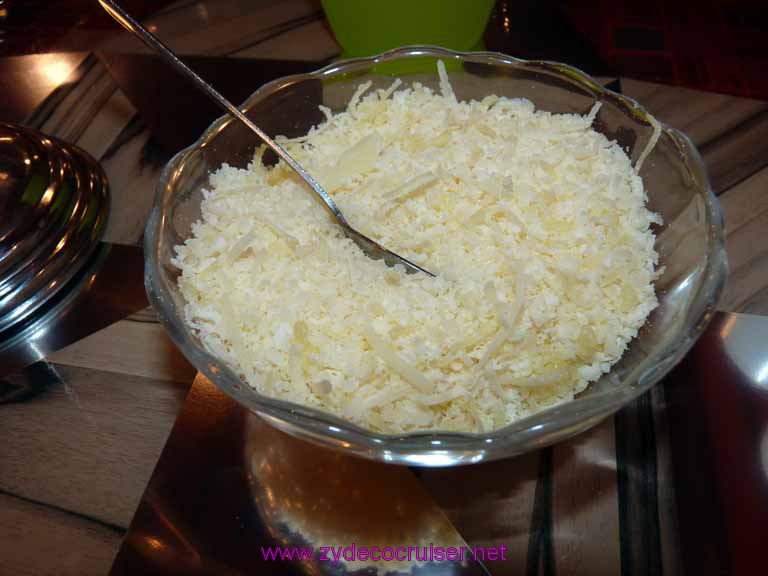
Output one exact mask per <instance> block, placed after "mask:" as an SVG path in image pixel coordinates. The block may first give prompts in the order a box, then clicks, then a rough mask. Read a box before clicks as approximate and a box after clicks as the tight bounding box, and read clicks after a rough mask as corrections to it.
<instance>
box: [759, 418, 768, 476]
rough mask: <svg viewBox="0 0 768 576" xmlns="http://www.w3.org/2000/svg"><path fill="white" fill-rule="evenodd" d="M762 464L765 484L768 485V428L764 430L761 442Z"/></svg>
mask: <svg viewBox="0 0 768 576" xmlns="http://www.w3.org/2000/svg"><path fill="white" fill-rule="evenodd" d="M760 464H762V466H763V474H764V476H765V482H766V484H768V426H766V427H765V428H763V435H762V440H761V441H760Z"/></svg>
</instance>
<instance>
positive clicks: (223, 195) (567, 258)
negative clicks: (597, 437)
mask: <svg viewBox="0 0 768 576" xmlns="http://www.w3.org/2000/svg"><path fill="white" fill-rule="evenodd" d="M434 85H435V86H436V90H433V89H430V88H428V87H426V86H424V85H422V84H419V83H414V84H412V85H410V86H407V87H404V86H403V85H402V82H401V81H400V80H396V81H395V82H394V83H393V84H392V85H391V86H389V88H386V89H377V90H371V86H372V85H371V83H370V82H366V83H365V84H362V85H361V86H360V87H359V88H358V89H357V90H356V91H355V92H354V95H353V96H352V98H351V99H350V101H349V104H348V105H347V107H346V109H345V110H344V111H341V112H334V111H331V110H330V109H328V108H324V107H321V111H322V113H323V115H324V116H325V118H326V119H325V121H324V122H322V123H321V124H320V125H318V126H316V127H314V128H312V129H311V130H310V131H309V132H308V134H306V135H305V136H302V137H300V138H293V139H280V142H281V144H282V145H283V146H285V148H286V149H287V150H288V152H289V153H290V154H292V155H293V156H294V157H295V158H296V159H297V160H298V161H299V162H300V163H301V164H302V165H303V166H304V167H306V168H307V170H308V171H309V172H310V173H311V174H313V175H315V176H316V177H317V178H318V181H319V182H320V183H321V184H322V185H323V186H324V187H325V188H326V190H327V191H328V192H329V194H331V195H332V196H333V198H334V200H335V201H336V202H337V203H338V205H339V207H340V208H341V209H342V210H343V211H344V213H345V215H346V216H347V218H348V219H349V220H350V222H353V223H354V225H355V226H356V227H357V228H359V229H360V230H361V231H363V232H364V233H366V234H367V235H369V236H371V237H372V238H373V239H375V240H377V241H378V242H380V243H381V244H382V245H384V246H387V247H388V248H390V249H392V250H394V251H396V252H398V253H399V254H402V255H403V256H405V257H406V258H409V259H410V260H412V261H413V262H416V263H418V264H421V265H423V266H424V267H425V268H427V269H429V270H431V271H433V272H435V273H436V277H435V278H432V277H428V276H426V275H424V274H414V275H409V274H406V273H405V271H404V270H403V269H401V268H399V267H395V268H388V267H387V266H386V265H385V264H384V263H383V262H382V261H374V260H371V259H370V258H368V257H367V256H366V255H365V254H363V253H362V252H361V251H360V249H359V248H358V246H357V245H355V244H354V243H353V242H352V241H350V240H349V239H347V238H345V237H344V235H343V234H340V233H339V228H338V226H337V225H336V224H335V223H334V222H333V221H332V220H331V219H330V217H329V216H328V214H327V213H326V212H325V211H324V210H323V209H322V208H321V207H320V206H319V205H318V203H317V202H316V201H315V200H314V198H312V196H311V195H310V194H308V193H307V191H306V190H305V189H304V187H303V185H302V184H301V182H300V180H299V179H298V178H296V177H295V175H294V174H293V173H292V172H291V171H290V170H289V169H288V168H287V167H286V166H285V165H284V164H283V163H282V162H280V163H278V164H277V165H275V166H267V165H265V164H263V162H262V161H261V158H262V151H261V150H259V151H257V153H256V155H255V156H254V159H253V162H252V163H250V164H249V165H248V166H246V167H241V168H235V167H232V166H228V165H226V164H225V165H223V166H222V167H221V168H220V169H219V170H217V171H216V172H215V173H213V174H211V177H210V189H209V190H207V191H205V193H204V199H203V201H202V203H201V218H200V221H198V222H197V223H195V224H194V225H193V227H192V234H191V236H190V237H189V238H188V239H187V240H186V241H185V242H184V243H183V244H182V245H179V246H176V248H175V250H176V255H175V258H174V264H175V265H176V266H177V267H178V268H179V269H180V271H181V274H180V276H179V280H178V282H179V287H180V289H181V291H182V293H183V295H184V297H185V300H186V306H185V311H184V313H185V318H186V321H187V323H188V324H189V326H190V327H191V328H192V329H193V330H194V331H195V333H196V334H197V335H198V336H199V338H200V340H201V342H202V343H203V345H204V346H205V347H206V348H207V349H209V350H210V351H211V352H212V353H213V354H215V355H216V356H218V357H220V358H222V359H223V360H224V361H226V362H227V363H228V364H229V365H231V366H232V368H233V369H234V370H235V371H236V372H237V373H238V374H240V375H241V377H242V378H243V380H244V381H245V382H247V383H248V384H249V385H250V386H252V387H253V388H254V389H256V390H257V391H258V392H259V393H261V394H265V395H269V396H272V397H276V398H280V399H284V400H289V401H292V402H295V403H297V404H301V405H305V406H311V407H314V408H318V409H321V410H324V411H327V412H330V413H333V414H336V415H339V416H341V417H343V418H347V419H349V420H351V421H353V422H355V423H357V424H359V425H361V426H363V427H366V428H369V429H372V430H377V431H382V432H388V433H405V432H413V431H423V430H452V431H482V430H491V429H494V428H498V427H500V426H504V425H506V424H509V423H512V422H514V421H516V420H518V419H520V418H524V417H526V416H529V415H531V414H535V413H536V412H539V411H541V410H543V409H545V408H547V407H550V406H554V405H557V404H560V403H563V402H567V401H569V400H571V399H573V398H574V396H575V395H576V394H578V393H579V392H580V391H582V390H584V389H585V388H586V387H587V385H588V384H589V383H590V382H592V381H594V380H596V379H598V378H600V376H601V375H602V374H604V373H607V372H608V371H609V370H610V368H611V366H612V365H613V364H614V363H615V362H616V361H617V360H618V359H619V358H620V357H621V355H622V354H623V352H624V351H625V349H626V348H627V345H628V343H629V342H630V341H631V340H632V338H634V337H635V336H636V334H637V331H638V329H639V328H640V327H641V326H642V325H643V323H644V322H645V320H646V318H647V316H648V314H649V313H650V312H651V311H652V310H653V309H654V307H655V306H656V304H657V301H656V296H655V294H654V288H653V281H654V279H655V278H656V277H657V274H658V268H657V264H658V255H657V254H656V252H655V250H654V240H655V239H654V236H653V234H652V232H651V229H650V226H651V224H652V223H654V222H658V217H657V216H656V215H654V214H652V213H651V212H649V211H648V210H647V208H646V206H645V191H644V189H643V182H642V180H641V179H640V177H639V175H638V171H639V170H640V168H641V167H642V165H643V162H644V161H645V160H646V158H647V156H648V154H649V153H650V151H651V150H652V148H653V146H654V145H655V144H656V142H657V140H658V137H659V134H660V132H661V128H660V126H659V124H658V122H656V121H655V119H652V120H651V124H652V126H653V128H654V132H653V135H652V137H651V138H650V140H649V142H648V144H647V146H646V148H645V149H644V150H643V152H642V153H641V154H640V156H639V159H638V161H637V165H636V168H633V167H632V163H631V160H630V158H629V157H628V156H627V154H626V153H625V152H624V150H622V149H621V147H620V146H619V145H618V144H617V143H615V142H612V141H609V140H608V139H606V137H605V136H603V135H602V134H600V133H598V132H596V131H595V130H594V129H593V128H592V125H593V122H594V121H595V120H596V118H597V116H598V113H599V111H600V103H596V104H595V105H594V106H593V107H592V109H591V110H590V111H589V112H588V113H587V114H585V115H568V114H552V113H549V112H545V111H540V110H536V109H535V108H534V105H533V104H532V103H531V102H529V101H527V100H523V99H510V98H504V97H497V96H489V97H486V98H484V99H483V100H482V101H480V102H478V101H458V100H457V98H456V94H455V93H454V91H453V88H452V86H451V84H450V81H449V78H448V74H447V72H446V68H445V66H444V64H443V63H442V62H439V63H438V66H437V79H436V81H435V82H434Z"/></svg>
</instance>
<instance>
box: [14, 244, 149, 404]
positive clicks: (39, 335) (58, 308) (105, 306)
mask: <svg viewBox="0 0 768 576" xmlns="http://www.w3.org/2000/svg"><path fill="white" fill-rule="evenodd" d="M99 246H100V247H99V248H98V249H97V250H96V252H95V254H94V255H93V256H92V257H91V258H90V259H89V260H88V261H87V262H86V264H85V268H84V269H82V270H80V271H79V272H78V273H77V274H76V275H75V276H74V277H73V278H72V279H70V281H69V282H68V283H67V284H66V285H65V286H64V287H63V289H61V290H59V291H58V292H57V293H56V294H55V295H54V296H53V297H52V298H50V299H49V300H48V301H47V302H45V304H44V305H43V306H41V307H40V308H38V309H37V310H36V311H35V312H34V313H33V314H31V315H29V316H27V317H25V318H24V320H22V321H21V322H19V323H17V324H16V325H14V326H13V327H12V328H10V329H8V330H5V331H4V332H3V333H2V334H0V377H4V376H5V375H7V374H10V373H12V372H13V371H15V370H19V369H21V368H24V367H25V366H28V365H29V364H32V363H34V362H37V361H38V360H41V359H43V358H44V357H45V356H47V355H48V354H51V353H52V352H55V351H56V350H59V349H60V348H63V347H64V346H66V345H67V344H71V343H72V342H76V341H77V340H80V339H81V338H84V337H85V336H88V335H89V334H92V333H93V332H95V331H97V330H100V329H101V328H104V327H106V326H109V325H110V324H112V323H113V322H116V321H117V320H120V319H121V318H124V317H126V316H128V315H129V314H132V313H134V312H137V311H138V310H140V309H142V308H145V307H146V306H148V304H149V303H148V302H147V297H146V294H145V292H144V285H143V283H142V270H143V255H142V252H141V249H140V248H137V247H133V246H113V245H108V244H101V245H99ZM2 401H3V398H0V402H2Z"/></svg>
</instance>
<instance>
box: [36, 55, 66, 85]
mask: <svg viewBox="0 0 768 576" xmlns="http://www.w3.org/2000/svg"><path fill="white" fill-rule="evenodd" d="M38 66H39V69H40V73H41V74H43V75H44V76H45V77H46V78H47V79H48V80H49V81H50V82H51V84H61V83H62V82H64V80H66V79H67V78H68V77H69V75H70V74H71V73H72V64H71V62H70V61H69V60H68V59H67V58H64V57H59V56H58V55H57V54H46V55H45V58H42V59H40V60H39V62H38Z"/></svg>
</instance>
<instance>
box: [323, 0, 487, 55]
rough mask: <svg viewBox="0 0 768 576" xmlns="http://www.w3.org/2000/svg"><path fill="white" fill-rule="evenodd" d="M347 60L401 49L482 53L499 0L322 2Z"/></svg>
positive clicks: (361, 0) (358, 0)
mask: <svg viewBox="0 0 768 576" xmlns="http://www.w3.org/2000/svg"><path fill="white" fill-rule="evenodd" d="M322 3H323V8H324V9H325V14H326V16H327V17H328V21H329V22H330V24H331V28H332V29H333V33H334V34H335V35H336V40H337V41H338V42H339V44H341V46H342V48H343V49H344V53H343V54H342V57H344V58H351V57H356V56H372V55H374V54H378V53H380V52H384V51H386V50H390V49H392V48H397V47H398V46H406V45H408V44H431V45H435V46H443V47H445V48H451V49H453V50H460V51H472V50H482V49H483V32H484V31H485V25H486V23H487V22H488V17H489V16H490V13H491V8H493V4H494V0H322Z"/></svg>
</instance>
